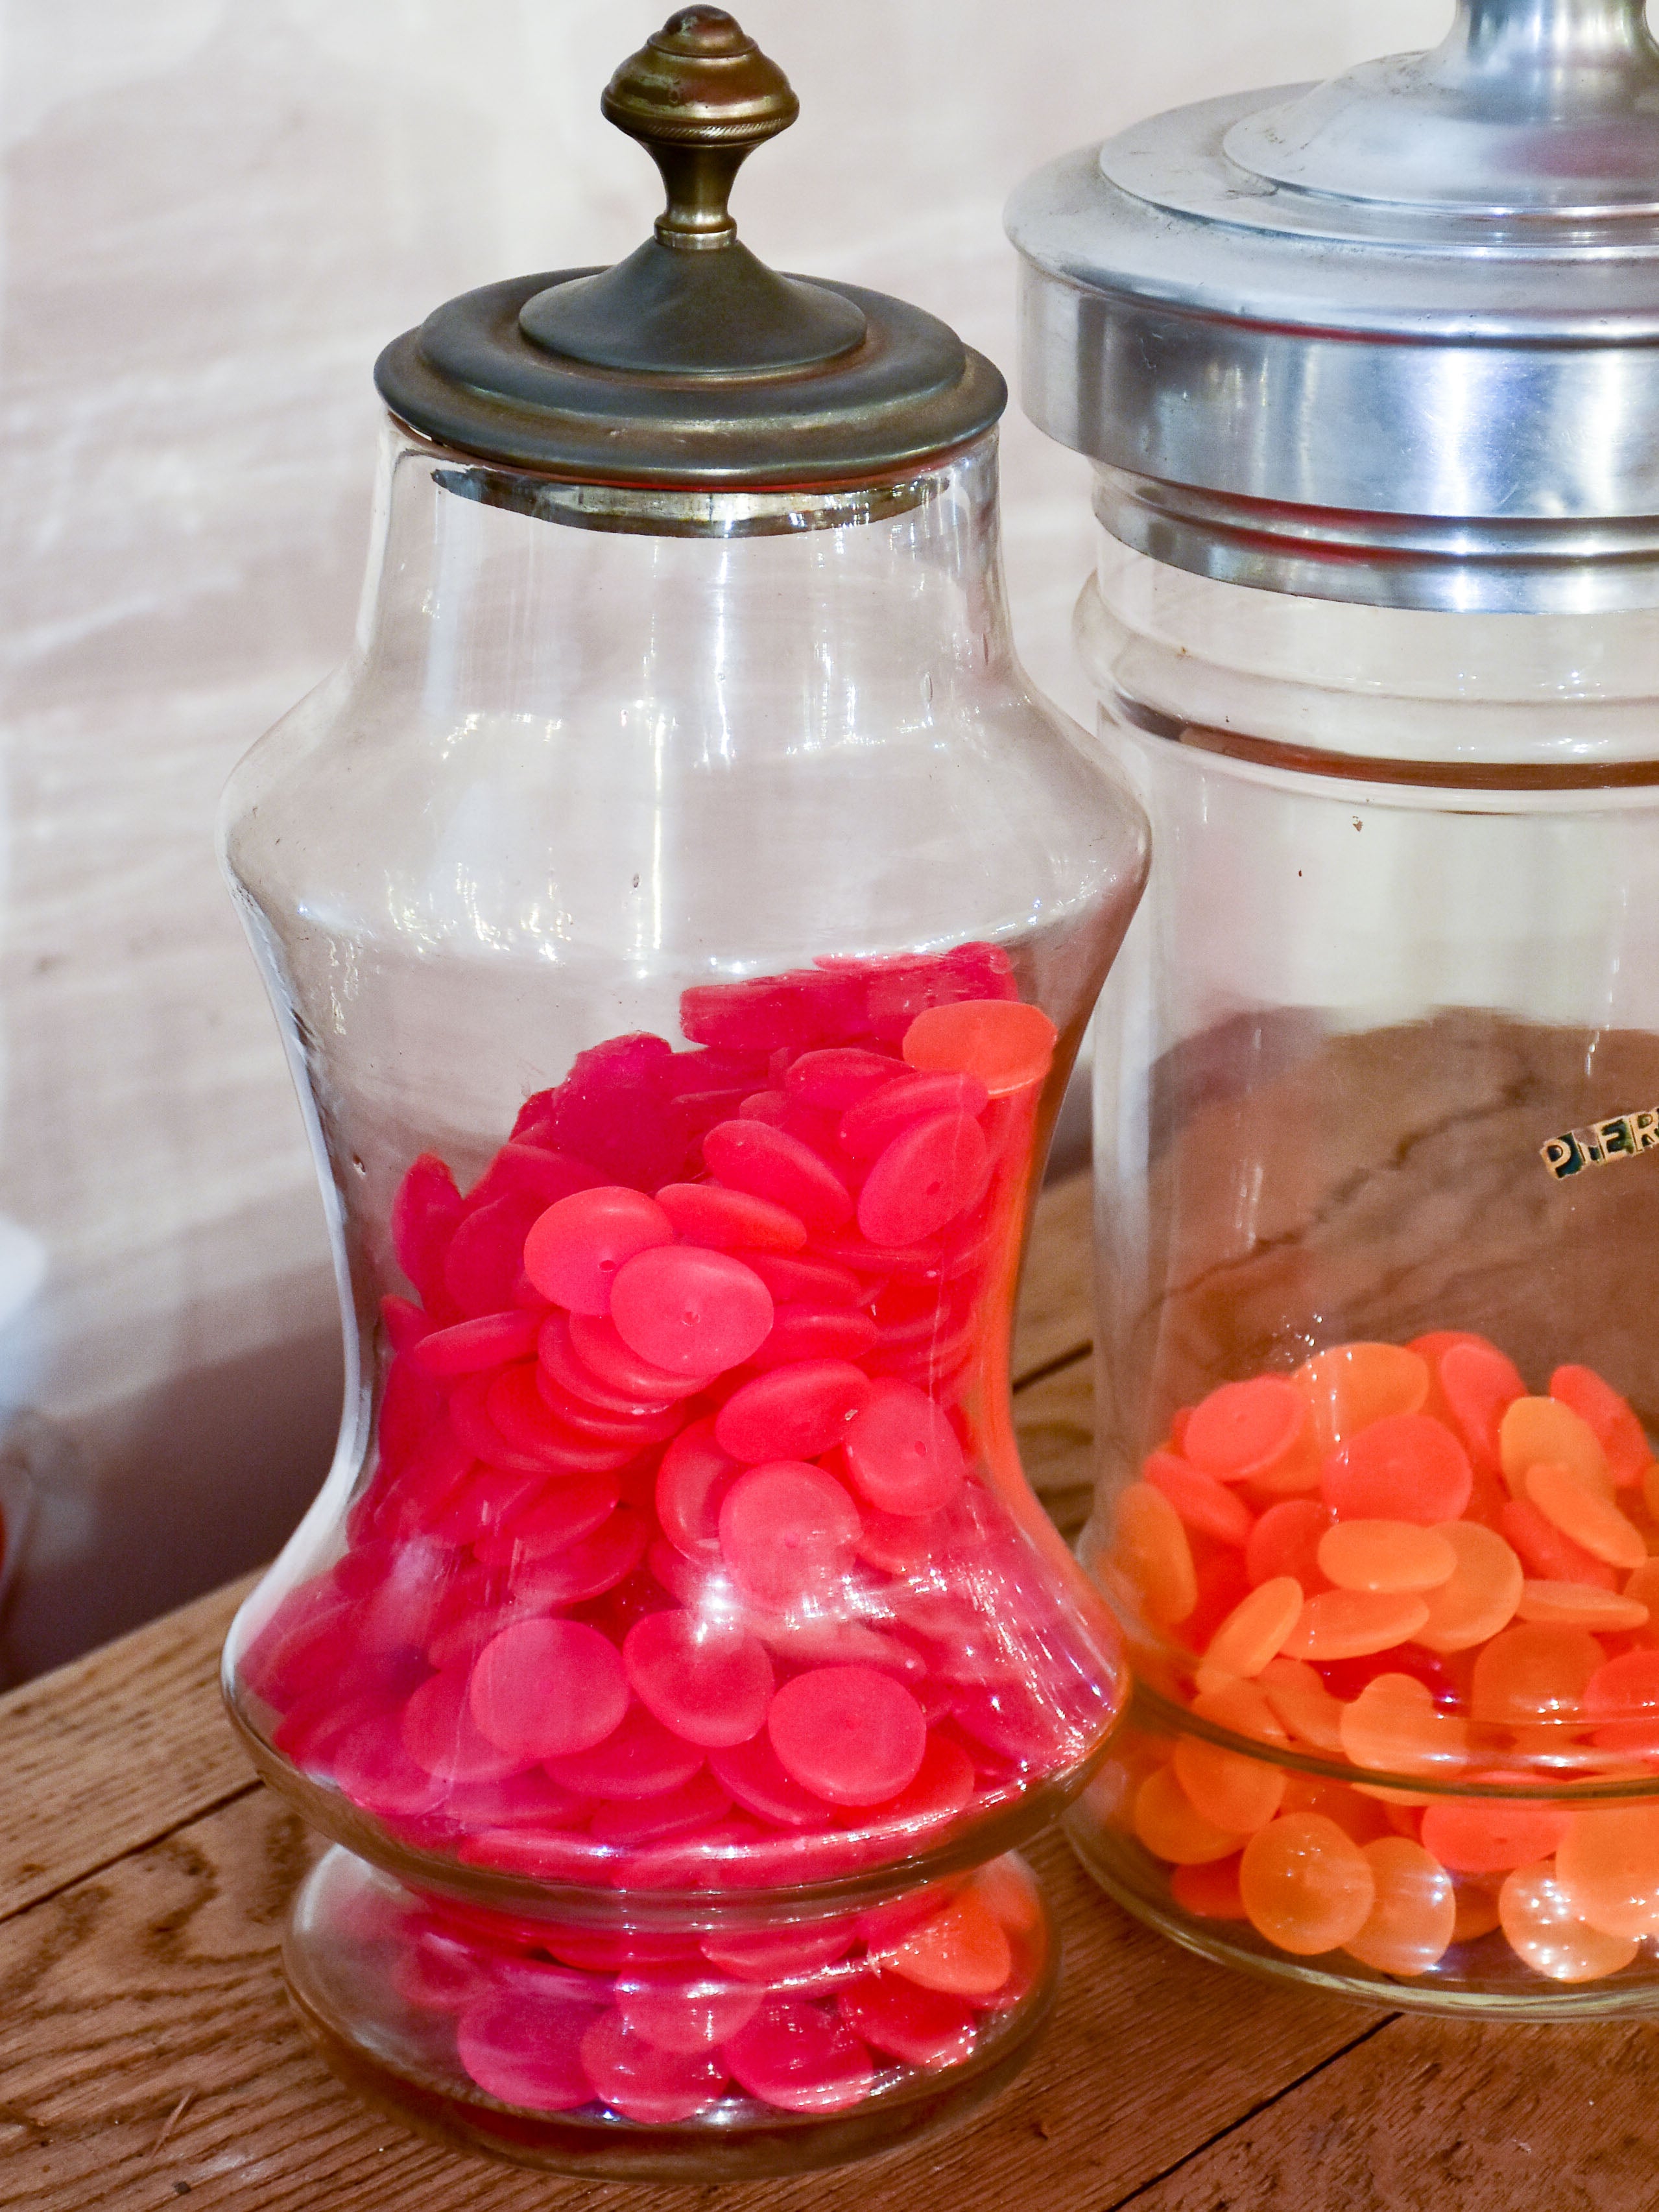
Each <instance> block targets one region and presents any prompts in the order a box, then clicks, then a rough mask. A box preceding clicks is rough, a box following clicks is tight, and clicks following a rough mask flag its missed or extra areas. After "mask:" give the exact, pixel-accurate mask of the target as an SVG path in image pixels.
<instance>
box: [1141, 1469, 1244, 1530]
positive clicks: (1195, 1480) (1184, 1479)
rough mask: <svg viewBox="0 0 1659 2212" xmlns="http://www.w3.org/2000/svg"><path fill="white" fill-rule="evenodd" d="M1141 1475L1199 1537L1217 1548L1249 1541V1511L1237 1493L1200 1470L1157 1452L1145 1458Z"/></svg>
mask: <svg viewBox="0 0 1659 2212" xmlns="http://www.w3.org/2000/svg"><path fill="white" fill-rule="evenodd" d="M1140 1471H1141V1474H1143V1475H1144V1476H1145V1477H1146V1480H1147V1481H1148V1482H1150V1483H1151V1484H1152V1487H1153V1488H1154V1489H1155V1490H1161V1491H1162V1492H1164V1496H1165V1497H1166V1498H1168V1499H1169V1501H1170V1504H1171V1505H1173V1506H1174V1508H1175V1510H1176V1512H1177V1513H1178V1514H1179V1515H1180V1516H1181V1517H1182V1520H1183V1521H1184V1522H1186V1524H1187V1526H1188V1528H1193V1529H1196V1530H1197V1532H1198V1534H1200V1535H1201V1536H1213V1537H1214V1538H1215V1540H1216V1541H1217V1543H1218V1544H1232V1545H1236V1546H1237V1545H1243V1543H1245V1542H1246V1541H1248V1539H1249V1534H1250V1530H1251V1529H1252V1528H1254V1527H1255V1519H1254V1516H1252V1514H1251V1512H1250V1509H1249V1506H1248V1505H1246V1504H1245V1503H1244V1501H1243V1498H1241V1497H1240V1496H1239V1495H1238V1492H1237V1491H1236V1490H1229V1489H1228V1488H1227V1486H1226V1485H1225V1483H1221V1482H1218V1481H1217V1480H1216V1479H1215V1477H1214V1476H1213V1475H1212V1474H1205V1472H1204V1470H1203V1469H1202V1468H1197V1467H1194V1466H1193V1465H1192V1464H1191V1463H1190V1462H1188V1461H1187V1460H1184V1459H1182V1458H1181V1457H1180V1456H1179V1455H1177V1454H1176V1453H1175V1452H1162V1451H1158V1452H1152V1453H1150V1454H1149V1455H1148V1456H1147V1459H1146V1465H1145V1466H1144V1467H1143V1468H1141V1470H1140Z"/></svg>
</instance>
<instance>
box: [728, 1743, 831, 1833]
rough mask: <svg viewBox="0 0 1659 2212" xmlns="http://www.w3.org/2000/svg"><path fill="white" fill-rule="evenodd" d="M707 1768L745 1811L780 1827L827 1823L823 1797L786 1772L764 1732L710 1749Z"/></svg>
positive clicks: (803, 1826)
mask: <svg viewBox="0 0 1659 2212" xmlns="http://www.w3.org/2000/svg"><path fill="white" fill-rule="evenodd" d="M708 1768H709V1771H710V1773H712V1774H713V1776H714V1779H715V1780H716V1781H717V1782H718V1783H719V1784H720V1787H721V1788H722V1789H723V1790H729V1791H730V1792H731V1794H732V1796H733V1797H734V1798H735V1799H736V1801H737V1802H738V1804H739V1805H741V1806H742V1807H743V1808H744V1811H745V1812H749V1813H755V1814H758V1815H759V1817H760V1818H761V1819H762V1820H765V1821H767V1822H768V1823H769V1825H770V1826H774V1827H778V1828H821V1827H823V1823H824V1818H825V1815H824V1807H823V1798H822V1797H815V1796H813V1795H812V1793H811V1790H803V1789H802V1787H801V1785H800V1784H799V1782H796V1781H793V1780H792V1779H791V1778H790V1777H789V1776H788V1775H787V1774H786V1773H785V1772H784V1771H783V1768H782V1766H781V1765H780V1764H779V1760H778V1755H777V1753H776V1752H775V1751H774V1750H773V1748H772V1745H771V1741H770V1740H769V1737H768V1736H767V1735H765V1734H764V1732H763V1733H761V1734H759V1735H753V1736H751V1737H750V1740H749V1741H748V1742H747V1743H739V1744H734V1745H732V1746H731V1747H729V1748H728V1749H726V1750H720V1751H711V1752H710V1753H709V1754H708Z"/></svg>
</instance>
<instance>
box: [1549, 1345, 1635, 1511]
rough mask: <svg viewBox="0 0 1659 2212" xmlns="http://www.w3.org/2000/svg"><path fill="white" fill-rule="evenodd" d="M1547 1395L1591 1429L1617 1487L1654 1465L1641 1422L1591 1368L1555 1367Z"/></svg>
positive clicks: (1623, 1485) (1609, 1385) (1628, 1484)
mask: <svg viewBox="0 0 1659 2212" xmlns="http://www.w3.org/2000/svg"><path fill="white" fill-rule="evenodd" d="M1550 1395H1551V1397H1552V1398H1558V1399H1559V1401H1560V1402H1561V1403H1562V1404H1563V1405H1564V1406H1566V1407H1571V1410H1572V1411H1573V1412H1574V1413H1577V1416H1578V1418H1579V1419H1580V1420H1581V1421H1583V1423H1584V1425H1585V1426H1586V1427H1587V1428H1589V1430H1591V1431H1593V1433H1594V1435H1595V1441H1596V1442H1597V1443H1599V1444H1600V1445H1601V1450H1602V1454H1603V1455H1604V1456H1605V1458H1606V1460H1607V1472H1608V1473H1609V1474H1611V1475H1612V1477H1613V1483H1614V1486H1616V1487H1617V1488H1619V1489H1620V1490H1623V1489H1626V1488H1627V1487H1628V1486H1630V1485H1632V1484H1633V1483H1638V1482H1640V1480H1642V1477H1643V1476H1644V1474H1646V1473H1647V1471H1648V1469H1649V1468H1650V1466H1651V1465H1652V1464H1653V1454H1652V1452H1651V1451H1650V1450H1649V1449H1648V1440H1647V1436H1646V1434H1645V1432H1644V1430H1643V1427H1642V1424H1641V1423H1640V1421H1638V1419H1637V1418H1636V1416H1635V1414H1634V1413H1632V1411H1631V1408H1630V1407H1629V1405H1628V1403H1627V1402H1626V1400H1624V1399H1623V1398H1621V1397H1620V1395H1619V1393H1618V1392H1617V1391H1616V1390H1615V1389H1613V1386H1612V1385H1611V1383H1604V1382H1603V1381H1602V1379H1601V1376H1599V1375H1598V1374H1597V1373H1596V1372H1595V1369H1594V1368H1593V1367H1558V1368H1557V1369H1556V1370H1555V1372H1554V1374H1553V1375H1552V1376H1551V1377H1550Z"/></svg>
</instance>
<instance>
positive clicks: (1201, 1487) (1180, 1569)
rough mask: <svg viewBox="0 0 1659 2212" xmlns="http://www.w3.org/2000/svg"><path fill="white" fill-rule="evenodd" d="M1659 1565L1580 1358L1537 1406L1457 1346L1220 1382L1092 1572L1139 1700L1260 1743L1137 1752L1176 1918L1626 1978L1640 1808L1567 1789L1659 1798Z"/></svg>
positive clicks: (1175, 1440)
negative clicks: (1487, 1792)
mask: <svg viewBox="0 0 1659 2212" xmlns="http://www.w3.org/2000/svg"><path fill="white" fill-rule="evenodd" d="M1654 1553H1659V1467H1656V1465H1655V1464H1654V1458H1653V1453H1652V1451H1651V1449H1650V1446H1649V1443H1648V1440H1647V1437H1646V1436H1645V1434H1644V1431H1643V1428H1642V1425H1641V1423H1640V1421H1639V1420H1638V1419H1637V1417H1636V1415H1635V1414H1634V1413H1632V1409H1631V1407H1629V1406H1628V1405H1627V1404H1626V1401H1625V1400H1624V1399H1623V1398H1622V1397H1620V1395H1619V1394H1618V1393H1617V1392H1616V1391H1615V1390H1614V1389H1612V1388H1611V1387H1610V1386H1609V1384H1608V1383H1606V1382H1605V1381H1604V1380H1603V1379H1602V1378H1601V1376H1598V1375H1596V1374H1595V1373H1594V1372H1593V1371H1592V1370H1590V1369H1589V1368H1587V1367H1582V1366H1565V1367H1560V1368H1558V1369H1557V1370H1556V1371H1555V1373H1554V1374H1553V1376H1551V1377H1550V1383H1549V1389H1548V1394H1547V1395H1542V1396H1537V1395H1531V1394H1529V1393H1528V1389H1527V1386H1526V1384H1525V1383H1524V1381H1523V1380H1522V1376H1520V1374H1519V1373H1518V1372H1517V1370H1516V1368H1515V1367H1514V1365H1513V1364H1511V1363H1510V1360H1509V1359H1507V1358H1505V1357H1504V1354H1503V1352H1500V1351H1499V1350H1498V1348H1497V1347H1496V1346H1494V1345H1492V1344H1491V1343H1489V1342H1488V1341H1487V1340H1486V1339H1485V1338H1483V1337H1480V1336H1476V1335H1474V1334H1468V1333H1467V1332H1461V1331H1453V1332H1443V1333H1437V1334H1432V1335H1428V1336H1423V1337H1419V1338H1418V1339H1417V1340H1415V1341H1414V1342H1413V1343H1411V1344H1410V1345H1407V1346H1399V1345H1389V1344H1346V1345H1340V1346H1335V1347H1334V1348H1333V1349H1331V1350H1329V1351H1326V1352H1321V1353H1319V1354H1318V1355H1316V1357H1315V1358H1312V1359H1310V1360H1309V1361H1308V1362H1307V1363H1306V1364H1305V1365H1304V1366H1303V1367H1301V1368H1299V1369H1298V1370H1297V1371H1296V1372H1295V1373H1294V1374H1291V1375H1267V1374H1263V1375H1257V1376H1254V1377H1252V1378H1250V1379H1249V1380H1248V1381H1243V1382H1237V1383H1225V1384H1223V1385H1222V1386H1221V1388H1220V1389H1217V1390H1214V1391H1212V1393H1211V1394H1210V1395H1209V1396H1208V1397H1207V1398H1206V1399H1205V1400H1204V1401H1203V1402H1202V1403H1201V1404H1200V1405H1198V1406H1196V1407H1190V1408H1187V1409H1184V1410H1183V1411H1182V1413H1179V1414H1177V1415H1176V1419H1175V1420H1174V1421H1173V1422H1172V1424H1171V1427H1170V1436H1169V1438H1168V1440H1167V1442H1166V1443H1165V1444H1164V1446H1162V1447H1161V1448H1160V1449H1158V1450H1156V1451H1154V1452H1152V1454H1150V1455H1149V1456H1148V1457H1147V1459H1146V1462H1145V1464H1144V1466H1143V1468H1142V1469H1141V1475H1140V1480H1139V1481H1137V1482H1135V1483H1133V1484H1131V1485H1130V1486H1128V1487H1127V1489H1125V1490H1124V1491H1123V1492H1121V1495H1120V1496H1119V1498H1118V1499H1117V1501H1116V1511H1115V1526H1114V1530H1113V1534H1112V1541H1111V1544H1110V1547H1109V1551H1108V1552H1107V1553H1105V1554H1104V1556H1103V1558H1102V1559H1101V1560H1100V1561H1099V1563H1098V1569H1099V1571H1100V1573H1101V1575H1102V1577H1103V1580H1104V1581H1105V1582H1106V1583H1107V1584H1108V1586H1109V1588H1111V1589H1113V1590H1114V1592H1115V1595H1116V1596H1117V1597H1118V1599H1119V1601H1120V1603H1121V1607H1122V1609H1123V1611H1124V1613H1125V1614H1126V1617H1127V1618H1129V1619H1130V1620H1132V1621H1133V1623H1135V1624H1136V1626H1133V1628H1132V1636H1133V1638H1134V1640H1135V1642H1136V1644H1137V1660H1138V1664H1139V1670H1140V1672H1141V1674H1142V1676H1143V1679H1145V1680H1147V1681H1148V1682H1149V1683H1150V1684H1151V1685H1152V1686H1153V1687H1155V1688H1156V1689H1158V1690H1159V1691H1161V1692H1163V1693H1164V1695H1165V1696H1166V1697H1169V1698H1170V1699H1174V1700H1177V1701H1179V1702H1181V1703H1182V1704H1184V1705H1186V1707H1187V1708H1188V1711H1191V1712H1192V1713H1193V1714H1194V1716H1195V1717H1198V1718H1199V1719H1200V1720H1202V1721H1205V1722H1207V1723H1210V1724H1211V1725H1212V1727H1213V1728H1215V1729H1218V1730H1220V1731H1224V1732H1226V1733H1227V1734H1231V1735H1233V1736H1234V1737H1235V1738H1243V1739H1246V1740H1248V1741H1249V1742H1251V1743H1253V1744H1255V1745H1258V1746H1261V1747H1266V1749H1265V1751H1258V1752H1255V1753H1245V1752H1242V1751H1239V1750H1235V1749H1231V1748H1229V1747H1227V1746H1226V1745H1225V1743H1224V1742H1219V1741H1210V1740H1208V1739H1206V1738H1204V1737H1200V1736H1198V1735H1185V1734H1180V1735H1173V1736H1159V1735H1153V1734H1152V1732H1151V1731H1150V1730H1148V1731H1139V1732H1137V1735H1136V1738H1135V1745H1134V1749H1133V1752H1132V1753H1130V1754H1129V1757H1130V1760H1131V1765H1130V1767H1128V1768H1122V1769H1121V1770H1120V1773H1119V1778H1118V1780H1119V1786H1120V1796H1121V1803H1120V1806H1119V1808H1118V1810H1117V1814H1116V1817H1117V1819H1118V1820H1119V1822H1120V1824H1121V1825H1123V1826H1127V1827H1129V1828H1130V1829H1132V1831H1133V1834H1134V1836H1135V1837H1136V1838H1138V1839H1139V1842H1140V1844H1143V1845H1144V1846H1145V1848H1146V1850H1147V1851H1149V1852H1150V1853H1152V1856H1153V1857H1155V1858H1156V1859H1158V1860H1159V1861H1161V1862H1163V1863H1164V1864H1165V1865H1167V1866H1170V1867H1171V1868H1172V1869H1174V1870H1173V1872H1172V1873H1171V1874H1170V1877H1169V1883H1170V1893H1171V1895H1172V1896H1173V1899H1174V1900H1175V1902H1176V1905H1178V1906H1179V1907H1181V1908H1182V1910H1183V1911H1186V1912H1188V1913H1190V1914H1194V1915H1197V1916H1199V1917H1204V1918H1208V1919H1214V1920H1226V1919H1236V1920H1248V1921H1249V1923H1250V1924H1251V1926H1253V1927H1254V1928H1255V1930H1256V1932H1257V1933H1258V1935H1260V1936H1262V1937H1264V1938H1265V1939H1266V1941H1267V1942H1269V1943H1270V1944H1273V1946H1275V1947H1276V1948H1279V1950H1282V1951H1285V1952H1289V1953H1291V1954H1298V1955H1314V1954H1319V1953H1322V1952H1328V1951H1332V1950H1336V1949H1342V1950H1346V1952H1348V1953H1350V1954H1352V1956H1354V1957H1355V1958H1357V1959H1359V1960H1362V1961H1363V1962H1364V1964H1366V1965H1367V1966H1372V1967H1375V1968H1376V1969H1378V1970H1380V1971H1382V1972H1386V1973H1389V1974H1395V1975H1413V1974H1420V1973H1424V1972H1428V1971H1429V1970H1430V1969H1431V1968H1432V1967H1434V1966H1437V1964H1438V1963H1439V1962H1440V1961H1441V1960H1442V1959H1443V1957H1444V1955H1445V1954H1446V1953H1447V1952H1448V1950H1449V1948H1450V1947H1451V1946H1452V1945H1454V1944H1462V1943H1467V1942H1472V1941H1474V1939H1475V1938H1477V1937H1479V1936H1484V1935H1486V1934H1489V1933H1491V1932H1492V1931H1494V1930H1495V1929H1498V1928H1500V1927H1501V1929H1503V1932H1504V1936H1506V1937H1507V1939H1508V1942H1509V1944H1510V1947H1511V1948H1512V1950H1513V1952H1514V1953H1515V1954H1516V1957H1518V1958H1519V1959H1520V1960H1522V1961H1523V1962H1524V1963H1525V1965H1526V1966H1529V1967H1531V1968H1533V1969H1534V1970H1536V1971H1537V1972H1539V1973H1541V1974H1544V1975H1546V1976H1548V1977H1550V1978H1553V1979H1556V1980H1560V1981H1569V1982H1571V1981H1585V1980H1593V1979H1595V1978H1600V1977H1601V1976H1603V1975H1607V1974H1612V1973H1616V1972H1619V1971H1620V1969H1621V1968H1623V1967H1625V1966H1628V1965H1629V1964H1630V1963H1631V1961H1632V1960H1633V1959H1634V1958H1635V1956H1636V1954H1637V1951H1638V1946H1639V1943H1640V1942H1641V1940H1642V1939H1643V1938H1644V1937H1645V1936H1659V1795H1656V1796H1655V1797H1654V1798H1653V1799H1652V1800H1650V1801H1644V1800H1638V1801H1637V1802H1631V1801H1630V1800H1629V1799H1626V1802H1622V1803H1616V1804H1615V1803H1603V1804H1601V1805H1599V1806H1591V1805H1584V1804H1582V1803H1581V1804H1580V1805H1578V1806H1577V1807H1576V1808H1575V1806H1574V1805H1573V1804H1572V1803H1571V1802H1569V1801H1567V1800H1566V1799H1565V1798H1564V1797H1563V1796H1561V1795H1560V1794H1559V1793H1560V1789H1561V1785H1562V1784H1571V1783H1573V1782H1575V1781H1576V1782H1577V1783H1578V1784H1581V1785H1582V1784H1585V1783H1586V1782H1588V1781H1591V1780H1599V1781H1601V1783H1603V1784H1605V1783H1607V1782H1608V1781H1613V1780H1617V1779H1625V1780H1626V1781H1628V1780H1629V1779H1631V1778H1639V1777H1643V1776H1655V1775H1659V1557H1654V1556H1650V1555H1651V1554H1654ZM1273 1747H1283V1748H1285V1749H1287V1750H1291V1749H1293V1750H1294V1751H1295V1752H1297V1753H1299V1754H1300V1755H1302V1756H1304V1757H1310V1756H1311V1757H1313V1758H1316V1759H1322V1760H1329V1761H1333V1762H1339V1763H1340V1764H1342V1765H1346V1767H1348V1768H1350V1769H1353V1768H1358V1769H1362V1770H1365V1771H1368V1772H1369V1773H1371V1774H1380V1775H1387V1776H1389V1777H1391V1778H1396V1779H1395V1785H1394V1786H1391V1787H1390V1786H1383V1785H1381V1784H1374V1783H1370V1782H1364V1783H1361V1782H1349V1781H1347V1780H1345V1779H1340V1778H1334V1777H1330V1776H1324V1775H1315V1774H1311V1773H1303V1772H1297V1771H1292V1770H1288V1769H1286V1768H1285V1767H1282V1766H1280V1765H1275V1764H1274V1763H1273V1759H1272V1749H1273ZM1126 1781H1127V1786H1126ZM1459 1781H1462V1782H1465V1783H1468V1784H1477V1785H1481V1786H1485V1787H1489V1788H1494V1789H1496V1790H1499V1791H1500V1792H1501V1790H1502V1789H1503V1787H1504V1785H1507V1786H1508V1788H1509V1789H1510V1790H1530V1791H1531V1792H1532V1793H1534V1794H1533V1795H1532V1796H1529V1797H1527V1796H1508V1797H1505V1796H1503V1795H1502V1794H1498V1795H1494V1796H1479V1795H1459V1794H1457V1784H1458V1782H1459ZM1413 1783H1419V1784H1422V1785H1424V1786H1422V1787H1420V1788H1413V1787H1412V1784H1413ZM1552 1792H1555V1793H1556V1794H1555V1796H1554V1797H1552ZM1104 1794H1105V1793H1102V1796H1104Z"/></svg>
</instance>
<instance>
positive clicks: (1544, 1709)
mask: <svg viewBox="0 0 1659 2212" xmlns="http://www.w3.org/2000/svg"><path fill="white" fill-rule="evenodd" d="M1602 1657H1603V1653H1602V1650H1601V1645H1600V1644H1598V1643H1597V1642H1596V1641H1595V1638H1594V1637H1593V1636H1591V1635H1590V1634H1589V1632H1588V1631H1587V1630H1585V1629H1583V1628H1559V1627H1554V1626H1547V1625H1546V1624H1544V1623H1542V1622H1539V1623H1536V1624H1532V1623H1526V1622H1522V1624H1520V1625H1519V1626H1516V1627H1514V1628H1506V1629H1504V1632H1502V1634H1501V1635H1498V1636H1494V1637H1493V1638H1492V1642H1491V1643H1490V1644H1487V1645H1486V1648H1485V1650H1483V1651H1482V1652H1481V1653H1480V1656H1479V1657H1478V1658H1477V1659H1476V1661H1475V1662H1474V1678H1473V1680H1472V1681H1471V1683H1470V1686H1469V1710H1470V1711H1471V1712H1472V1713H1473V1714H1474V1717H1475V1719H1476V1720H1477V1721H1487V1722H1494V1723H1499V1724H1500V1725H1504V1726H1508V1727H1510V1728H1524V1727H1526V1726H1527V1725H1528V1723H1536V1722H1539V1721H1546V1720H1553V1719H1557V1718H1559V1717H1563V1716H1566V1715H1571V1714H1576V1713H1577V1712H1578V1711H1579V1710H1580V1709H1581V1707H1582V1705H1583V1696H1584V1686H1585V1685H1586V1683H1587V1682H1588V1681H1589V1678H1590V1676H1591V1675H1592V1674H1594V1673H1595V1670H1596V1668H1598V1667H1599V1666H1600V1665H1601V1661H1602Z"/></svg>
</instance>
